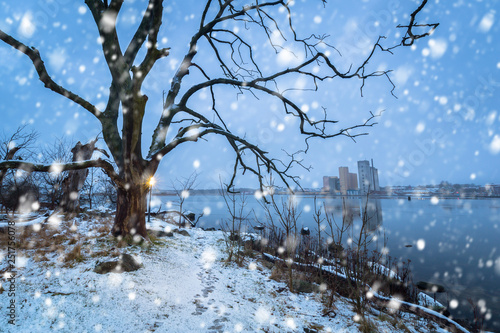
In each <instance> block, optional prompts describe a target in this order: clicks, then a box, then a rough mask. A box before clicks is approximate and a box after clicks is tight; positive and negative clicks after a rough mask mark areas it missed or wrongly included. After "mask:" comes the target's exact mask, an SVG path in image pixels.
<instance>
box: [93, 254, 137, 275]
mask: <svg viewBox="0 0 500 333" xmlns="http://www.w3.org/2000/svg"><path fill="white" fill-rule="evenodd" d="M141 267H142V264H141V263H138V262H137V261H136V260H135V259H134V257H133V256H131V255H130V254H127V253H124V254H122V255H120V257H118V260H115V261H105V262H101V263H99V262H97V264H96V266H95V268H94V272H95V273H97V274H106V273H123V272H133V271H136V270H138V269H139V268H141Z"/></svg>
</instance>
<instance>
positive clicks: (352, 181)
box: [347, 172, 358, 190]
mask: <svg viewBox="0 0 500 333" xmlns="http://www.w3.org/2000/svg"><path fill="white" fill-rule="evenodd" d="M347 189H348V190H357V189H358V175H357V174H356V173H354V172H349V183H348V184H347Z"/></svg>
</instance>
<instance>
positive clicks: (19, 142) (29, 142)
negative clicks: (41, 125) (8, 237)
mask: <svg viewBox="0 0 500 333" xmlns="http://www.w3.org/2000/svg"><path fill="white" fill-rule="evenodd" d="M37 137H38V133H37V132H36V131H34V130H28V129H27V126H26V125H23V126H19V127H18V128H17V129H16V130H15V131H14V133H12V134H10V135H9V134H6V133H3V135H2V137H1V138H0V161H8V160H17V161H22V160H26V159H29V158H32V156H33V155H34V153H33V150H32V149H33V148H34V144H35V142H36V139H37ZM38 192H39V191H38V187H37V186H36V185H35V181H34V179H33V177H32V176H31V175H28V174H26V173H23V172H21V173H19V172H15V170H7V169H1V170H0V203H1V204H2V206H3V208H4V209H5V211H6V212H7V211H8V209H11V210H12V211H14V210H15V209H19V208H20V205H21V204H24V205H23V206H28V207H29V206H30V203H31V202H33V201H34V200H37V199H38V195H39V193H38Z"/></svg>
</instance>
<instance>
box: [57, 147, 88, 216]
mask: <svg viewBox="0 0 500 333" xmlns="http://www.w3.org/2000/svg"><path fill="white" fill-rule="evenodd" d="M96 142H97V139H96V140H94V141H91V142H89V143H87V144H84V145H82V144H81V143H80V141H78V143H77V144H76V145H75V147H73V149H71V152H72V153H73V162H80V161H86V160H90V159H91V158H92V154H93V153H94V151H95V150H96V148H95V143H96ZM88 173H89V170H88V169H82V170H73V171H70V172H69V173H68V176H67V177H66V178H65V179H64V180H63V185H62V186H63V196H62V199H61V203H60V204H59V205H60V207H61V208H62V210H63V211H64V212H68V213H77V212H79V211H80V190H81V189H82V188H83V184H85V179H87V175H88Z"/></svg>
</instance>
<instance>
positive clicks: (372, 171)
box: [358, 160, 380, 194]
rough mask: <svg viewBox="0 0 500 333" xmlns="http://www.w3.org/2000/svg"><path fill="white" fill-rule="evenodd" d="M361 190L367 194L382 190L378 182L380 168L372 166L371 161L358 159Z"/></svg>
mask: <svg viewBox="0 0 500 333" xmlns="http://www.w3.org/2000/svg"><path fill="white" fill-rule="evenodd" d="M358 175H359V192H360V193H361V194H367V193H370V192H373V191H380V185H379V182H378V170H377V169H376V168H374V167H373V160H372V165H371V166H370V162H369V161H366V160H365V161H358Z"/></svg>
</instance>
